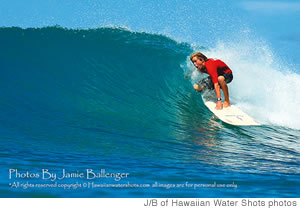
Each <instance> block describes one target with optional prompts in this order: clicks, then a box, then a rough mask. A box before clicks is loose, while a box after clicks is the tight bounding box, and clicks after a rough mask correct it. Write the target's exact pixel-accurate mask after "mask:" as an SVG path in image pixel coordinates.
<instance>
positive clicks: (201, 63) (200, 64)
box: [190, 52, 233, 110]
mask: <svg viewBox="0 0 300 208" xmlns="http://www.w3.org/2000/svg"><path fill="white" fill-rule="evenodd" d="M190 59H191V61H192V62H193V64H194V66H195V67H196V68H197V69H199V70H200V72H202V73H207V74H208V75H209V77H207V78H204V79H203V80H201V81H200V82H198V84H195V85H194V89H195V90H197V91H199V92H201V91H202V90H203V89H205V88H207V89H209V90H213V89H215V92H216V95H217V104H216V109H217V110H221V109H222V108H223V107H224V108H226V107H229V106H230V101H229V92H228V86H227V83H230V82H231V81H232V79H233V75H232V71H231V69H230V68H229V67H228V66H227V65H226V64H225V63H224V62H223V61H221V60H219V59H212V58H207V57H206V56H205V55H204V54H202V53H200V52H196V53H193V54H192V55H191V56H190ZM220 87H221V88H222V90H223V93H224V97H225V101H224V103H223V104H222V98H221V89H220Z"/></svg>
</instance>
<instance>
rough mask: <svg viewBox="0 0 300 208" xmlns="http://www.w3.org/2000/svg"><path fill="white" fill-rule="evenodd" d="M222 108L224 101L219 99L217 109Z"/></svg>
mask: <svg viewBox="0 0 300 208" xmlns="http://www.w3.org/2000/svg"><path fill="white" fill-rule="evenodd" d="M222 108H223V105H222V101H218V102H217V105H216V109H217V110H222Z"/></svg>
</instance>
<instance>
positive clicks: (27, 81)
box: [0, 27, 300, 197]
mask: <svg viewBox="0 0 300 208" xmlns="http://www.w3.org/2000/svg"><path fill="white" fill-rule="evenodd" d="M0 45H1V46H2V49H1V50H0V64H1V65H0V68H1V70H0V86H1V87H0V112H1V115H2V116H1V118H0V123H1V127H0V132H1V143H2V146H1V148H0V149H1V153H0V154H1V158H7V159H6V160H5V162H4V163H3V164H1V168H2V169H3V170H7V169H10V168H19V169H20V170H23V171H24V170H28V171H31V172H39V171H41V169H43V168H47V169H52V170H53V171H56V172H60V171H61V170H62V169H67V170H70V171H83V170H85V169H87V168H91V167H92V168H94V169H98V170H100V169H105V170H107V171H112V172H113V171H115V172H117V171H119V172H129V173H130V174H131V177H130V178H129V179H128V178H127V179H126V181H125V183H127V182H128V181H129V182H130V183H138V184H144V183H147V184H154V183H155V182H159V183H162V184H164V183H168V182H169V181H172V183H174V184H183V183H185V182H187V181H189V182H190V183H192V182H193V183H196V182H197V183H201V184H209V183H212V184H213V183H214V182H215V181H216V182H218V183H221V182H222V183H226V184H231V185H232V184H233V183H235V184H243V181H248V185H244V186H243V185H241V187H239V188H238V189H232V188H231V189H230V188H228V189H217V188H215V189H213V191H212V192H207V190H205V189H197V191H195V190H194V189H188V188H186V189H172V190H171V191H170V192H168V193H167V195H168V196H169V197H178V196H180V197H184V196H185V197H197V196H198V197H199V196H201V197H203V196H206V197H215V196H219V195H217V194H220V193H221V195H222V196H224V197H226V196H227V197H229V196H230V197H251V196H254V194H255V193H258V192H259V193H261V194H263V195H264V196H265V197H272V196H273V197H274V196H275V195H273V194H274V193H276V197H279V196H281V197H292V196H296V195H295V194H296V193H294V192H293V191H292V190H296V189H295V188H296V187H298V186H299V176H297V175H296V173H297V172H299V160H298V159H299V148H297V147H299V142H300V141H299V136H300V133H299V130H297V129H298V127H299V126H298V124H297V123H296V125H294V122H291V121H293V120H291V119H290V118H288V122H284V121H283V123H280V122H276V121H278V118H271V119H265V117H264V116H263V114H264V112H266V111H265V109H267V108H266V107H263V109H261V108H260V107H261V106H262V105H261V104H262V103H263V105H265V106H268V105H269V104H268V102H269V101H268V102H267V101H259V99H257V98H256V99H254V98H251V99H250V100H247V99H242V97H243V96H242V95H243V93H242V92H243V91H242V90H241V89H240V88H242V87H243V86H244V85H247V82H241V81H235V80H239V79H237V78H238V77H239V76H240V77H241V76H242V74H246V75H251V74H248V71H247V70H246V67H243V69H245V70H244V71H237V70H236V76H235V80H234V81H235V82H233V83H232V85H231V88H230V89H232V94H233V96H232V99H233V102H236V103H242V102H244V104H245V105H244V106H246V107H244V110H245V111H247V112H248V113H249V114H251V115H252V116H254V117H256V118H257V119H259V120H260V121H262V122H264V123H265V125H263V126H262V127H250V128H249V127H241V128H240V127H233V126H228V125H226V124H224V123H222V122H220V121H219V120H217V119H216V118H214V117H213V116H212V114H211V113H210V112H209V111H208V110H207V109H206V108H205V107H204V105H203V101H202V99H201V96H200V95H199V94H198V93H196V92H194V90H193V87H192V84H193V82H195V81H196V79H198V78H199V77H198V75H195V73H194V74H193V76H192V79H191V80H187V79H185V73H186V72H188V71H189V70H191V69H192V66H191V64H190V63H189V60H188V56H189V55H190V54H191V53H192V52H193V50H194V49H193V48H192V47H191V46H190V45H189V44H186V43H179V42H177V41H175V40H172V39H170V38H168V37H165V36H162V35H155V34H147V33H136V32H132V31H128V30H126V29H122V28H98V29H89V30H71V29H64V28H58V27H48V28H35V29H33V28H31V29H20V28H1V29H0ZM202 49H204V48H202ZM222 49H224V48H222V46H218V47H217V48H216V49H210V50H208V51H207V53H208V54H209V55H210V56H214V55H220V56H221V57H222V58H223V59H224V60H225V61H226V63H229V65H231V66H233V68H236V69H237V68H239V67H240V66H242V65H243V64H245V63H244V62H243V61H245V59H244V56H242V55H240V56H235V58H232V56H230V54H231V53H228V49H227V53H223V54H227V56H224V55H223V56H222V55H221V54H217V52H216V51H218V52H219V53H220V51H222ZM234 49H235V50H236V49H237V48H236V47H234ZM224 51H226V50H225V49H224ZM232 51H234V50H232ZM229 52H230V51H229ZM246 53H247V51H246V52H245V54H246ZM240 54H242V53H240ZM236 55H237V54H236ZM220 56H218V57H220ZM246 63H247V60H246ZM257 70H258V69H257ZM263 70H265V71H266V72H263V73H262V75H263V76H267V74H268V73H272V70H271V69H270V70H269V71H268V68H266V67H263ZM253 73H254V72H252V75H253ZM274 76H275V75H274ZM248 77H249V79H248V80H250V81H251V80H252V81H254V83H257V82H260V81H259V80H256V78H257V77H251V76H248ZM276 77H277V78H278V77H281V80H285V79H295V80H296V81H297V80H299V78H298V77H297V75H293V76H289V75H281V74H279V75H276ZM261 79H264V80H265V78H264V77H262V78H261ZM268 79H269V78H268ZM270 79H271V77H270ZM250 81H249V82H250ZM261 82H263V83H265V82H264V81H261ZM248 84H249V83H248ZM266 85H267V84H266ZM268 86H269V85H267V87H268ZM239 87H240V88H239ZM267 87H264V88H263V91H260V92H259V93H258V95H259V96H260V97H259V98H261V99H263V97H264V96H263V93H268V92H269V90H268V89H269V88H267ZM255 90H257V86H256V88H255ZM279 90H281V89H279ZM282 90H283V89H282ZM276 92H278V90H277V91H276ZM244 93H245V91H244ZM246 93H248V95H249V93H250V94H251V93H253V94H256V93H255V92H250V91H249V90H248V91H246ZM272 93H273V94H274V92H272ZM274 95H276V93H275V94H274ZM275 97H276V96H275ZM261 102H262V103H261ZM280 104H281V105H284V103H280ZM241 107H243V106H242V105H241ZM267 112H269V113H270V114H271V113H272V111H267ZM280 112H281V113H283V112H284V111H283V110H280ZM272 115H273V114H272ZM269 118H270V117H269ZM272 119H273V120H272ZM289 122H290V123H293V124H292V125H289ZM290 128H294V129H290ZM271 138H272V139H271ZM272 155H274V156H276V157H273V156H272ZM261 164H263V165H261ZM270 173H274V174H270ZM249 178H250V179H249ZM279 178H280V180H278V182H274V181H276V180H277V179H279ZM20 180H21V179H20ZM22 180H23V179H22ZM24 180H26V178H25V179H24ZM27 180H28V179H27ZM291 180H292V181H294V183H290V182H289V181H291ZM32 181H34V182H39V183H43V182H44V183H45V180H42V179H41V178H38V179H32ZM71 181H72V180H71ZM266 181H269V182H271V181H272V183H267V182H266ZM0 182H1V187H2V188H1V192H2V193H4V195H6V196H24V197H26V196H37V197H39V196H42V197H43V196H54V197H65V196H72V197H73V196H82V191H77V190H71V191H70V190H69V191H66V190H64V189H57V190H55V192H54V191H53V189H51V188H48V189H42V191H41V192H40V193H39V194H36V195H34V194H33V192H31V191H32V190H30V189H17V188H10V187H9V186H8V185H7V184H9V183H11V182H12V180H8V179H7V177H6V176H5V177H4V176H2V177H1V178H0ZM66 182H69V181H68V180H67V181H66ZM72 182H79V183H84V182H86V181H85V180H84V179H78V180H77V181H72ZM94 182H97V183H100V181H94ZM102 182H105V183H113V182H116V181H109V180H106V181H101V183H102ZM122 182H124V180H123V181H122ZM254 185H255V187H256V189H257V190H256V192H255V193H253V192H252V191H250V189H249V186H251V187H252V186H254ZM78 190H79V189H78ZM115 190H116V188H102V189H88V190H87V191H86V192H85V193H84V194H83V195H84V196H87V197H101V196H102V197H111V196H119V197H120V196H124V197H128V196H137V197H146V196H152V197H159V196H166V189H164V188H152V189H139V188H137V189H134V188H131V189H124V188H123V189H122V188H120V189H118V191H117V192H116V191H115ZM237 190H238V191H237Z"/></svg>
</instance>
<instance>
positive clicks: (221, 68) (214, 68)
mask: <svg viewBox="0 0 300 208" xmlns="http://www.w3.org/2000/svg"><path fill="white" fill-rule="evenodd" d="M205 67H206V71H205V69H204V71H203V72H205V73H207V74H209V76H211V79H212V82H213V83H214V84H216V83H218V76H220V75H223V74H227V73H228V74H232V71H231V70H230V68H229V67H228V66H227V65H226V64H225V63H224V62H223V61H221V60H219V59H211V58H210V59H208V60H207V61H205Z"/></svg>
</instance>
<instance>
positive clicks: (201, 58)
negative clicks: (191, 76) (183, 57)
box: [190, 52, 207, 70]
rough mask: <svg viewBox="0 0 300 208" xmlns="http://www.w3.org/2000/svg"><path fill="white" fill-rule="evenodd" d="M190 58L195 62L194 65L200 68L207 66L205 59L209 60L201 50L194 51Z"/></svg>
mask: <svg viewBox="0 0 300 208" xmlns="http://www.w3.org/2000/svg"><path fill="white" fill-rule="evenodd" d="M190 59H191V61H192V62H193V64H194V66H195V67H196V68H198V69H200V70H201V69H203V68H204V67H205V61H207V57H206V56H205V55H204V54H203V53H200V52H196V53H193V54H192V55H191V56H190Z"/></svg>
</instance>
